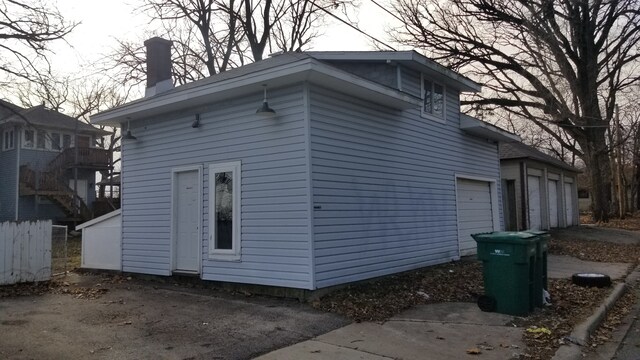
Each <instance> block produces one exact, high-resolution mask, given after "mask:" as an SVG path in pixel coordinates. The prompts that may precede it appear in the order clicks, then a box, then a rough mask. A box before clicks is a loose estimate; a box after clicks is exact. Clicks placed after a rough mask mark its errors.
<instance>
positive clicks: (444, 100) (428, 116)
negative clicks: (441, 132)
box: [420, 73, 447, 123]
mask: <svg viewBox="0 0 640 360" xmlns="http://www.w3.org/2000/svg"><path fill="white" fill-rule="evenodd" d="M425 80H429V82H431V94H433V93H434V86H435V85H436V84H437V85H440V86H442V117H440V116H438V115H434V114H431V113H427V112H425V111H424V100H425V97H424V91H425V88H424V82H425ZM420 98H421V99H422V102H421V103H420V115H422V117H423V118H425V119H430V120H434V121H437V122H441V123H444V122H446V119H447V87H446V86H445V85H444V84H443V83H441V82H438V81H435V80H432V79H430V78H427V77H425V75H424V73H421V74H420ZM431 99H432V100H431V108H432V109H433V95H432V98H431Z"/></svg>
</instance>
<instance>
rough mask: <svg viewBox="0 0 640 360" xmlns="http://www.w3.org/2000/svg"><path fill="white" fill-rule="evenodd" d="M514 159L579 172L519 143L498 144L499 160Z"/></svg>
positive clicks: (560, 161) (562, 162)
mask: <svg viewBox="0 0 640 360" xmlns="http://www.w3.org/2000/svg"><path fill="white" fill-rule="evenodd" d="M514 159H531V160H536V161H540V162H543V163H546V164H550V165H553V166H556V167H559V168H561V169H565V170H568V171H571V172H575V173H579V172H580V170H579V169H576V168H574V167H573V166H571V165H569V164H567V163H565V162H564V161H562V160H558V159H556V158H554V157H553V156H550V155H547V154H545V153H543V152H541V151H539V150H537V149H535V148H533V147H531V146H528V145H525V144H523V143H521V142H516V141H514V142H508V143H500V160H514Z"/></svg>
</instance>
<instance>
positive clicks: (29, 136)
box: [23, 130, 35, 149]
mask: <svg viewBox="0 0 640 360" xmlns="http://www.w3.org/2000/svg"><path fill="white" fill-rule="evenodd" d="M34 141H35V130H25V131H24V144H23V147H25V148H29V149H31V148H33V144H34Z"/></svg>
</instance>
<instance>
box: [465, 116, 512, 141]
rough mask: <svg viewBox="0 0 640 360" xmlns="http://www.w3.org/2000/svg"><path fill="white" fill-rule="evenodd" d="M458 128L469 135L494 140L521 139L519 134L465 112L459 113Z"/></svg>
mask: <svg viewBox="0 0 640 360" xmlns="http://www.w3.org/2000/svg"><path fill="white" fill-rule="evenodd" d="M460 129H461V130H462V131H464V132H466V133H469V134H471V135H475V136H479V137H482V138H485V139H489V140H494V141H500V142H512V141H520V140H521V139H520V136H518V135H516V134H514V133H512V132H509V131H507V130H505V129H502V128H500V127H498V126H495V125H493V124H489V123H488V122H484V121H482V120H480V119H476V118H474V117H472V116H469V115H467V114H460Z"/></svg>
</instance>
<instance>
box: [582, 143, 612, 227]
mask: <svg viewBox="0 0 640 360" xmlns="http://www.w3.org/2000/svg"><path fill="white" fill-rule="evenodd" d="M603 135H604V134H603ZM598 143H599V144H598V145H596V144H594V142H589V144H588V145H587V147H586V151H585V152H584V153H585V160H586V161H585V162H586V163H587V169H588V170H587V171H588V175H589V180H590V181H591V191H592V195H593V196H592V199H591V205H592V208H593V214H592V216H593V221H595V222H598V221H604V222H607V221H609V216H610V213H611V210H610V200H611V199H610V197H611V162H610V161H609V155H608V153H607V151H606V146H605V144H604V136H602V142H598Z"/></svg>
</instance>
